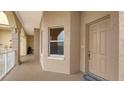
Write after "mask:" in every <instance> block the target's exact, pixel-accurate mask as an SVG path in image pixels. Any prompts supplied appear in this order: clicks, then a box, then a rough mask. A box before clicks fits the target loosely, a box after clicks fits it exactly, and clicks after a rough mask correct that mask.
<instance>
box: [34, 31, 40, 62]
mask: <svg viewBox="0 0 124 93" xmlns="http://www.w3.org/2000/svg"><path fill="white" fill-rule="evenodd" d="M39 42H40V31H39V29H35V31H34V57H35V61H36V62H39V60H40V43H39Z"/></svg>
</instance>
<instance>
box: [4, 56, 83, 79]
mask: <svg viewBox="0 0 124 93" xmlns="http://www.w3.org/2000/svg"><path fill="white" fill-rule="evenodd" d="M21 61H23V63H22V64H21V65H16V66H15V68H14V69H13V70H12V71H11V72H10V73H9V74H8V75H7V76H6V77H5V78H4V79H3V80H4V81H80V80H83V79H82V74H81V73H77V74H72V75H66V74H60V73H55V72H47V71H43V70H42V69H41V66H40V63H38V62H34V56H32V55H28V56H26V57H23V58H22V59H21Z"/></svg>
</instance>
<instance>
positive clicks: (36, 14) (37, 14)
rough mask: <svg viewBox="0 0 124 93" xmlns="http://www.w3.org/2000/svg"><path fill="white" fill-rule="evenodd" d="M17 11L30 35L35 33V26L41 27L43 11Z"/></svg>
mask: <svg viewBox="0 0 124 93" xmlns="http://www.w3.org/2000/svg"><path fill="white" fill-rule="evenodd" d="M15 13H16V15H17V17H18V18H19V20H20V22H21V23H22V25H23V26H24V29H25V30H26V33H27V34H28V35H34V28H40V21H41V17H42V14H43V12H42V11H17V12H15Z"/></svg>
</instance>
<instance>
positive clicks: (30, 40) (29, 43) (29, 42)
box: [27, 35, 34, 49]
mask: <svg viewBox="0 0 124 93" xmlns="http://www.w3.org/2000/svg"><path fill="white" fill-rule="evenodd" d="M29 46H31V47H32V49H34V36H31V35H30V36H29V35H28V36H27V48H28V47H29Z"/></svg>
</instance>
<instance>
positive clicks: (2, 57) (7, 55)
mask: <svg viewBox="0 0 124 93" xmlns="http://www.w3.org/2000/svg"><path fill="white" fill-rule="evenodd" d="M15 56H16V55H15V51H14V50H11V51H4V52H1V53H0V79H2V78H3V77H4V76H5V75H6V74H7V73H8V72H9V71H10V70H11V69H12V68H13V67H14V65H15Z"/></svg>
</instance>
